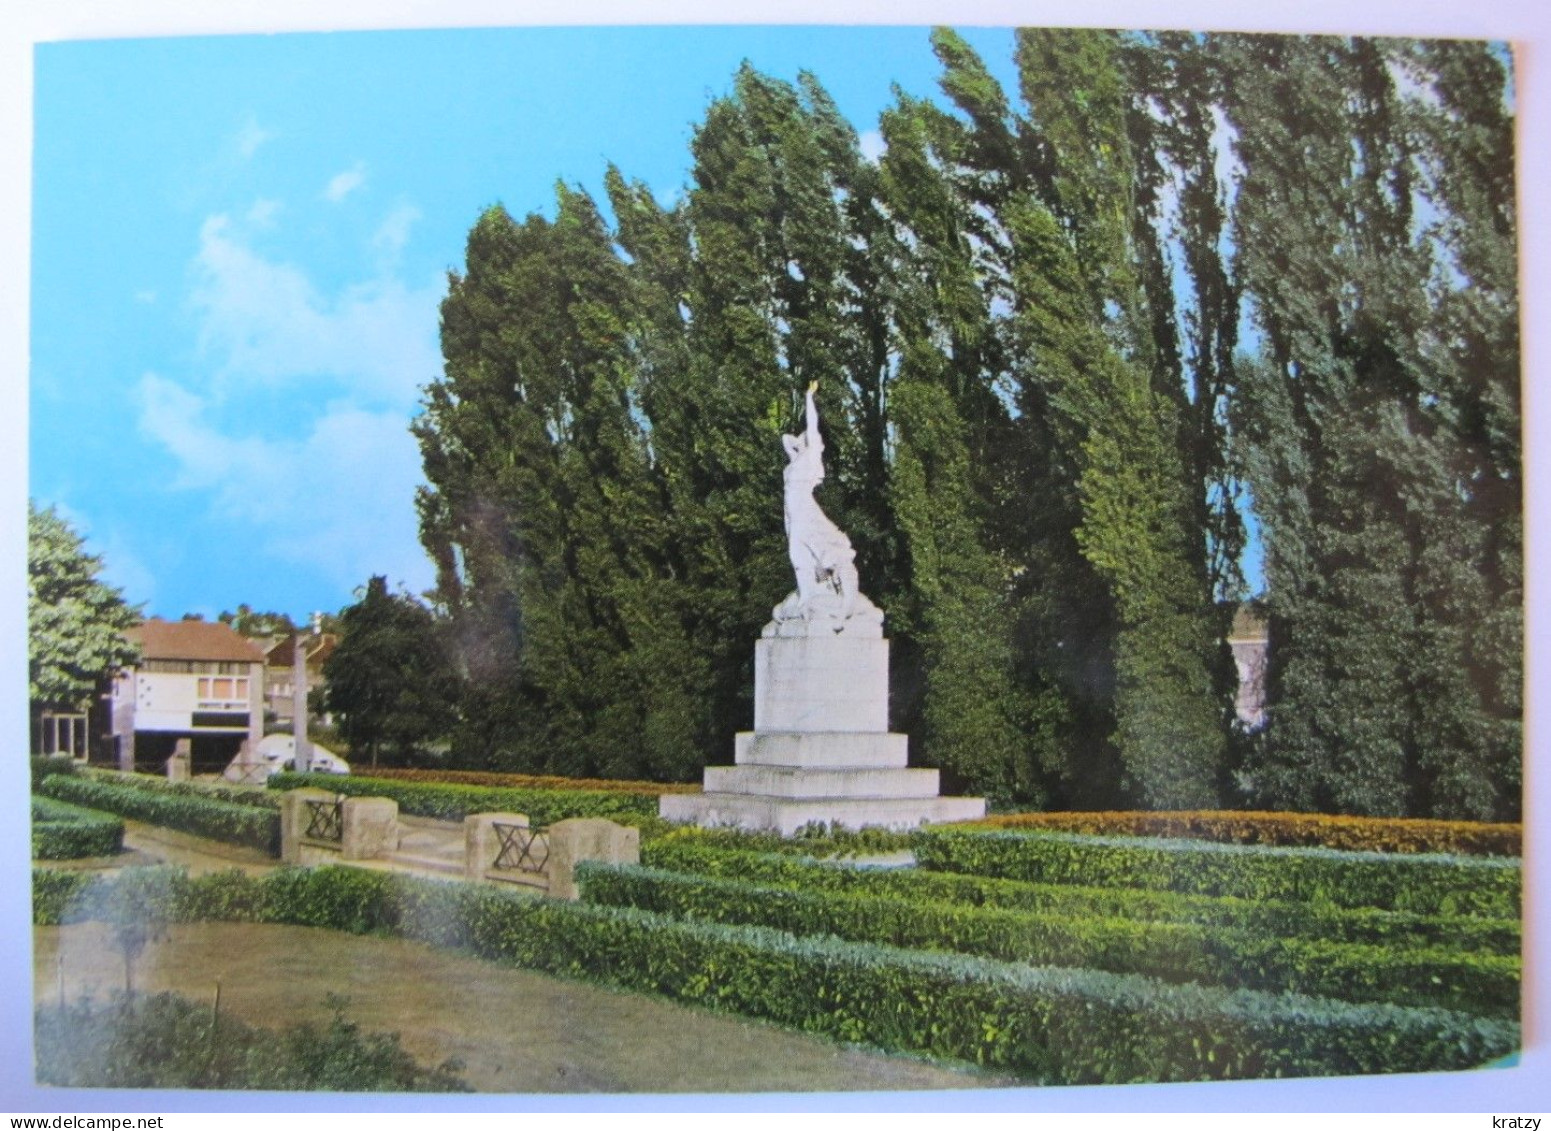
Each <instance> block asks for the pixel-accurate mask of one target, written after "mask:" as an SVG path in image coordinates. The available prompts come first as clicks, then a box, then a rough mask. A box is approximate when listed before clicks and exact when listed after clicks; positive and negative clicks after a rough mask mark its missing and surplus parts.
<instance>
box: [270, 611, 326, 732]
mask: <svg viewBox="0 0 1551 1131" xmlns="http://www.w3.org/2000/svg"><path fill="white" fill-rule="evenodd" d="M296 637H297V633H295V632H288V633H286V634H285V635H284V636H282V637H280V638H278V639H277V640H275V641H274V642H273V643H271V644H269V645H268V646H267V647H265V649H264V712H265V717H266V718H267V719H268V720H269V721H270V722H271V723H277V724H280V725H281V726H283V727H285V728H287V729H288V728H290V726H291V724H292V718H293V716H294V715H295V704H296V700H295V692H296ZM301 638H302V647H303V648H304V649H306V663H307V688H308V690H309V691H316V690H318V689H319V688H321V687H322V686H323V663H324V661H325V660H327V659H328V658H329V657H330V656H332V655H333V654H334V649H335V648H336V647H337V646H338V644H339V637H338V636H336V635H335V634H334V633H332V632H324V633H319V634H316V635H314V634H311V633H307V632H302V633H301ZM325 718H326V716H325Z"/></svg>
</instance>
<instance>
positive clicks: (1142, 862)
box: [914, 830, 1521, 919]
mask: <svg viewBox="0 0 1551 1131" xmlns="http://www.w3.org/2000/svg"><path fill="white" fill-rule="evenodd" d="M914 851H915V855H916V860H917V862H918V863H920V864H921V865H922V866H923V867H926V868H931V869H935V870H940V871H948V872H967V873H971V874H973V875H980V876H997V877H1001V878H1003V879H1013V880H1029V881H1034V882H1039V883H1057V884H1081V885H1087V886H1093V887H1133V888H1147V889H1152V890H1164V891H1179V892H1190V893H1193V894H1197V895H1227V896H1237V897H1239V898H1242V899H1255V900H1259V899H1277V900H1298V901H1301V902H1306V903H1312V904H1325V905H1330V906H1337V907H1380V908H1386V909H1390V910H1395V911H1412V912H1416V913H1419V914H1428V915H1438V914H1445V915H1481V916H1487V917H1491V918H1498V919H1517V918H1519V892H1520V886H1521V880H1520V867H1519V862H1518V861H1517V860H1512V859H1506V858H1497V857H1493V858H1479V857H1469V856H1450V855H1441V854H1429V855H1409V856H1407V855H1396V854H1384V853H1377V852H1339V851H1335V850H1331V849H1322V848H1267V847H1258V846H1248V845H1237V844H1213V843H1210V842H1207V841H1194V840H1163V839H1156V838H1149V839H1145V840H1144V839H1137V838H1131V837H1095V836H1082V835H1073V834H1066V833H1004V832H967V831H965V832H959V831H936V830H931V831H925V832H919V833H917V834H916V837H915V842H914Z"/></svg>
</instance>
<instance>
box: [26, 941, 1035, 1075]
mask: <svg viewBox="0 0 1551 1131" xmlns="http://www.w3.org/2000/svg"><path fill="white" fill-rule="evenodd" d="M33 938H34V947H33V987H34V988H33V993H34V998H35V1000H37V1001H40V1002H52V1001H55V1000H57V997H58V993H59V988H58V972H59V969H60V967H59V961H58V960H59V958H60V955H61V954H63V959H64V962H63V971H64V982H65V995H66V997H67V998H74V997H76V996H78V995H80V994H83V993H87V992H90V993H93V994H95V995H96V996H97V997H99V998H101V997H105V996H106V995H107V994H109V993H111V992H112V991H113V990H115V989H120V988H122V987H123V964H122V960H121V959H120V957H119V956H118V954H117V953H116V952H114V951H113V949H112V947H111V945H110V944H109V942H108V939H107V935H106V931H105V929H104V928H103V927H102V926H101V925H100V924H96V923H85V924H79V925H76V926H71V927H63V928H61V927H37V928H34V935H33ZM135 980H136V987H137V988H138V989H143V990H149V991H157V990H164V989H171V990H176V991H178V992H179V993H182V994H184V995H185V996H187V997H190V998H193V999H195V1000H201V1001H209V1000H210V999H211V997H212V995H213V993H214V989H215V983H216V981H217V980H219V981H220V983H221V1012H222V1013H223V1014H227V1013H228V1012H229V1013H230V1014H232V1015H235V1016H238V1017H241V1018H242V1019H243V1020H245V1021H248V1022H250V1023H252V1024H255V1025H264V1026H269V1027H279V1026H284V1025H286V1024H292V1023H296V1022H300V1021H314V1022H320V1021H324V1020H326V1019H327V1018H328V1016H329V1011H328V1008H327V1007H326V1005H325V1004H324V996H325V995H326V994H328V993H340V994H344V995H345V996H347V997H348V998H349V999H350V1005H349V1007H348V1009H347V1010H346V1015H347V1016H348V1017H350V1018H351V1019H352V1020H355V1021H358V1022H360V1024H361V1025H362V1027H363V1028H366V1029H374V1030H387V1031H391V1032H397V1033H399V1034H400V1035H401V1037H402V1039H403V1043H404V1047H405V1048H407V1049H408V1050H409V1051H410V1052H412V1053H413V1054H414V1055H415V1056H416V1057H417V1058H418V1059H420V1060H421V1061H423V1062H428V1063H440V1062H441V1061H443V1060H445V1059H447V1058H448V1057H457V1058H458V1059H459V1060H462V1061H463V1063H464V1065H465V1069H464V1078H465V1079H466V1080H467V1081H468V1082H469V1083H470V1084H471V1085H472V1086H473V1087H474V1088H476V1089H477V1090H479V1091H482V1092H729V1091H738V1092H759V1091H773V1092H782V1091H803V1092H818V1091H860V1090H907V1089H917V1088H977V1087H978V1088H990V1087H997V1086H1001V1085H1006V1084H1011V1083H1015V1081H1013V1080H1011V1079H1008V1078H1005V1077H999V1076H993V1075H990V1074H984V1073H977V1072H973V1071H969V1070H964V1071H959V1070H954V1069H950V1068H946V1067H943V1066H939V1065H935V1064H931V1063H927V1062H924V1061H917V1060H913V1059H910V1058H907V1057H898V1056H886V1055H883V1054H880V1053H871V1052H864V1051H861V1050H858V1049H849V1048H844V1047H841V1046H839V1045H835V1044H831V1043H830V1042H828V1041H825V1040H822V1039H819V1038H816V1037H808V1036H804V1035H803V1034H800V1033H794V1032H791V1031H788V1030H784V1029H780V1028H777V1027H775V1026H772V1025H765V1024H762V1023H759V1022H754V1021H747V1020H743V1019H740V1018H736V1017H730V1016H726V1015H721V1014H714V1013H710V1012H708V1011H705V1010H700V1009H694V1008H690V1007H687V1006H682V1005H677V1004H674V1003H671V1002H666V1001H662V1000H660V999H657V998H652V997H647V996H645V995H641V994H634V993H625V992H619V991H613V990H605V989H601V988H598V987H595V986H588V985H583V984H580V983H575V982H567V981H564V980H561V979H558V978H552V977H548V976H546V975H542V974H534V973H530V972H528V971H524V970H514V969H511V968H508V967H502V966H497V965H495V964H493V963H489V962H484V961H481V960H479V959H475V958H469V957H465V956H462V955H457V954H452V953H449V952H446V951H442V950H437V949H435V948H433V947H429V946H425V945H423V944H421V943H415V942H407V941H405V940H402V939H382V938H366V937H359V936H354V935H347V934H341V933H339V932H335V931H324V930H317V929H313V928H308V927H286V926H273V925H253V924H237V923H197V924H189V925H184V926H177V927H174V928H172V930H171V932H170V934H169V936H168V938H167V939H165V940H164V941H162V942H160V943H155V944H152V946H151V947H149V948H148V949H147V951H146V953H145V954H144V955H142V956H141V958H140V961H139V962H138V963H137V964H136V969H135Z"/></svg>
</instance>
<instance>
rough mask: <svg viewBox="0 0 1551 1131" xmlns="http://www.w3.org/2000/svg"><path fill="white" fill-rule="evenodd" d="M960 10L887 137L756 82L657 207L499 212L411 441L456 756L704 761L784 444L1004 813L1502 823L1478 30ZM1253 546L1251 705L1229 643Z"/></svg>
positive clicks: (1504, 560) (478, 227) (1506, 526)
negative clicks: (989, 20) (1045, 18)
mask: <svg viewBox="0 0 1551 1131" xmlns="http://www.w3.org/2000/svg"><path fill="white" fill-rule="evenodd" d="M1015 42H1016V55H1015V65H1016V71H1017V75H1018V84H1019V89H1018V91H1017V92H1016V95H1013V94H1012V93H1010V92H1008V91H1006V90H1004V89H1003V87H1002V86H1001V85H1000V84H999V83H998V82H997V81H996V79H995V78H994V77H993V76H992V74H991V73H990V71H989V70H988V69H987V67H986V66H985V64H984V62H983V60H982V59H981V58H980V57H978V56H977V55H976V54H975V53H974V51H973V50H972V49H971V48H970V47H969V46H968V45H967V44H966V43H965V41H964V40H963V39H962V38H960V37H959V36H958V35H956V34H954V33H953V32H951V31H946V30H939V31H937V32H936V33H934V34H933V36H932V43H933V46H934V48H935V50H936V53H937V56H938V59H939V61H940V63H941V67H942V73H941V80H940V81H941V90H942V95H943V98H942V99H941V100H921V99H916V98H913V97H910V96H908V95H906V94H905V93H903V92H898V93H897V94H896V98H895V101H894V103H893V105H892V106H891V107H890V108H889V109H888V110H887V111H886V112H885V113H884V114H883V115H882V117H881V120H880V121H879V122H878V123H877V130H878V131H879V133H880V134H881V136H882V139H883V141H884V142H885V143H886V146H885V148H884V149H883V151H882V154H881V156H879V157H877V158H875V159H873V158H869V157H868V156H866V155H864V153H863V151H862V149H861V147H860V145H859V137H858V134H857V131H856V129H855V128H854V127H853V125H852V124H851V123H849V122H847V121H846V120H845V119H844V118H843V117H842V116H841V115H840V114H839V113H838V112H837V109H836V107H835V105H834V103H833V102H832V101H831V100H830V98H829V97H828V96H827V95H826V93H825V91H824V90H823V88H822V87H821V86H820V85H819V83H818V82H817V80H815V79H814V78H812V77H811V76H807V75H804V76H802V77H801V78H800V79H799V80H798V82H797V84H796V85H795V86H793V85H791V84H788V83H786V82H782V81H777V80H775V79H772V78H770V77H767V76H764V75H761V74H759V73H757V72H756V71H754V70H753V69H751V68H749V67H747V66H745V68H744V69H743V70H741V71H740V72H739V73H738V74H737V76H736V78H735V80H734V82H733V85H732V89H731V92H730V94H728V95H727V96H726V97H723V98H719V99H717V100H715V101H714V102H712V103H711V104H710V106H709V108H708V110H707V111H706V114H705V118H704V120H703V122H701V123H700V124H699V126H698V127H697V129H696V130H695V133H694V137H693V142H692V168H691V175H690V182H689V185H688V188H687V190H686V191H685V193H684V194H683V195H682V197H681V198H680V199H679V200H677V201H676V202H675V203H674V204H673V205H672V206H665V205H664V204H663V203H661V202H660V201H658V200H656V199H654V197H653V195H652V194H651V193H650V192H649V191H648V190H647V188H646V187H645V186H644V185H643V184H641V183H639V182H632V181H630V180H629V179H627V177H626V176H625V175H623V174H622V173H621V172H620V171H619V170H617V169H614V168H612V167H610V168H609V170H608V172H607V178H606V188H607V196H608V206H609V207H608V215H605V212H604V210H602V209H600V207H599V205H598V202H597V201H595V200H594V199H592V198H590V197H589V196H588V195H587V194H586V193H584V192H582V191H580V190H578V189H575V188H571V187H567V186H565V185H561V186H559V187H558V188H557V190H556V192H557V202H556V205H555V209H554V215H553V218H547V217H544V216H540V215H532V216H529V217H527V218H526V219H524V220H521V221H518V220H515V219H513V218H512V217H511V216H510V215H508V214H507V213H506V212H505V211H504V210H502V209H500V208H493V209H491V210H490V211H488V212H487V213H485V214H484V215H483V216H481V217H480V218H479V220H478V222H477V223H476V224H475V226H474V228H473V230H472V231H471V232H470V234H469V239H468V248H467V264H466V267H465V268H464V269H463V270H462V271H461V272H460V273H457V274H455V275H454V276H453V277H452V279H451V283H450V292H449V294H448V297H447V299H446V300H445V302H444V304H443V308H442V342H443V351H444V354H445V360H446V367H445V376H444V378H442V379H440V380H438V381H436V382H435V383H434V384H432V385H431V386H430V387H429V389H428V392H427V400H426V405H425V409H424V412H423V414H422V415H421V416H420V417H419V418H418V419H417V421H416V423H415V425H414V428H415V431H416V434H417V435H418V437H419V441H420V444H421V448H422V452H423V457H424V464H425V474H426V478H427V481H428V483H429V486H428V487H427V488H425V489H423V490H422V492H421V494H420V497H419V499H418V507H419V514H420V521H421V530H422V538H423V541H424V544H425V546H426V548H427V550H428V551H429V553H430V554H431V556H432V558H433V559H434V561H435V564H436V568H437V578H438V581H437V588H436V590H435V592H434V594H432V596H433V599H434V603H435V604H436V606H437V612H438V614H439V617H440V618H441V620H442V623H443V627H444V628H445V630H446V632H447V633H448V634H449V638H450V640H451V641H452V651H453V654H454V655H455V657H456V663H457V665H458V667H459V675H460V680H459V690H458V692H457V710H456V719H457V721H456V723H455V724H454V727H453V733H452V738H451V740H452V746H453V757H454V758H455V759H456V760H457V761H458V762H460V763H462V764H467V765H488V766H498V767H504V768H511V769H523V770H534V771H548V772H559V773H566V774H573V775H602V776H628V777H650V778H655V779H692V778H695V777H697V776H698V775H699V773H700V770H701V768H702V766H704V765H705V764H706V763H707V762H708V761H709V762H725V761H728V760H730V757H731V751H732V737H733V734H734V733H735V732H736V731H738V730H742V729H748V728H749V725H750V722H751V719H752V708H751V701H752V691H753V673H752V654H753V641H754V639H755V638H756V637H757V636H758V635H759V632H760V629H761V627H762V625H763V624H764V622H765V621H766V620H767V619H768V617H769V613H770V609H771V607H772V606H773V605H774V604H776V603H777V602H778V601H779V600H780V599H781V598H782V597H783V596H784V595H785V594H786V593H787V592H788V591H789V590H790V589H791V588H792V584H793V583H792V577H791V573H790V566H789V564H788V560H787V555H786V547H785V536H784V533H783V529H782V514H781V494H782V491H781V472H782V467H783V465H784V462H785V457H784V455H783V452H782V447H781V444H780V436H781V434H782V433H783V432H790V431H794V430H796V429H797V428H798V427H799V426H800V399H799V397H800V392H801V390H803V389H804V388H805V387H806V386H807V384H808V383H809V382H810V381H817V382H818V401H819V405H820V411H821V415H822V417H823V422H824V424H823V426H824V438H825V446H826V453H825V459H826V465H827V472H828V478H827V480H826V482H825V484H824V485H823V486H822V487H821V488H820V492H819V498H820V502H821V504H822V505H823V506H824V508H825V509H826V511H827V512H828V513H829V514H830V516H831V517H832V518H834V519H835V521H836V522H837V523H838V524H839V525H840V526H841V528H842V529H844V530H845V531H846V532H847V533H848V534H849V535H850V537H851V540H852V542H853V543H854V544H855V546H856V550H857V563H858V566H859V568H860V570H861V579H862V588H863V591H864V592H866V593H867V594H868V595H869V596H870V597H871V598H872V599H873V600H874V601H876V602H877V603H878V604H879V605H880V606H881V607H882V608H883V609H884V610H885V613H886V616H887V622H886V624H887V632H888V635H889V636H890V638H891V640H892V641H893V656H892V700H891V712H892V721H893V725H894V727H895V729H896V730H903V731H905V732H907V733H908V734H909V735H910V738H911V750H912V761H913V762H914V763H917V764H924V765H935V766H939V767H941V768H942V769H943V771H944V775H945V783H946V784H947V786H948V787H949V788H951V789H954V790H967V791H972V792H975V793H980V794H984V795H986V796H989V797H990V798H992V799H993V800H995V801H998V802H1002V803H1012V804H1021V805H1026V806H1040V807H1050V808H1064V807H1083V808H1087V807H1118V806H1126V807H1131V806H1143V807H1155V808H1184V807H1209V806H1217V805H1224V804H1226V805H1234V806H1244V805H1254V806H1269V807H1277V808H1288V809H1299V810H1318V811H1333V812H1348V813H1370V814H1410V815H1420V816H1441V817H1463V818H1493V817H1499V818H1502V817H1512V816H1515V815H1517V813H1518V811H1519V798H1520V765H1521V754H1520V746H1521V736H1520V726H1521V637H1522V628H1521V591H1522V570H1521V559H1522V554H1521V508H1520V482H1521V481H1520V438H1519V427H1520V410H1519V402H1520V394H1519V348H1518V300H1517V290H1516V285H1517V284H1516V272H1517V267H1516V252H1515V240H1516V235H1515V212H1514V190H1513V146H1512V135H1513V108H1512V99H1513V95H1512V90H1511V86H1510V70H1509V66H1508V63H1507V58H1506V55H1505V53H1504V52H1503V51H1502V49H1500V48H1495V47H1493V46H1491V45H1485V44H1479V43H1468V42H1415V41H1400V40H1374V39H1350V38H1345V39H1336V38H1296V37H1269V36H1264V37H1262V36H1236V35H1208V36H1197V35H1186V34H1150V35H1140V34H1121V33H1107V32H1095V31H1052V30H1024V31H1020V32H1018V33H1017V35H1016V40H1015ZM1251 515H1252V516H1253V518H1252V519H1251V521H1252V522H1253V523H1254V524H1255V526H1257V527H1258V538H1259V540H1260V542H1261V543H1262V545H1263V554H1264V592H1263V595H1262V605H1261V608H1262V609H1263V612H1264V614H1265V615H1266V617H1267V618H1268V620H1269V631H1270V652H1269V657H1270V659H1269V670H1268V673H1267V686H1266V691H1267V702H1268V722H1267V724H1266V726H1265V727H1264V728H1263V729H1261V730H1259V731H1258V732H1255V733H1245V732H1244V731H1243V730H1242V729H1241V728H1240V727H1238V726H1236V725H1235V721H1234V714H1233V692H1234V687H1235V676H1234V670H1233V663H1232V659H1231V656H1230V654H1229V652H1228V650H1227V648H1226V646H1225V645H1224V643H1223V640H1224V636H1225V634H1226V632H1227V629H1228V625H1229V622H1230V620H1231V618H1232V616H1233V614H1234V610H1235V608H1236V607H1237V606H1238V602H1239V600H1240V599H1241V598H1242V597H1243V596H1244V594H1245V581H1244V578H1243V577H1242V575H1241V559H1242V558H1243V551H1244V547H1245V542H1246V533H1245V531H1246V516H1251Z"/></svg>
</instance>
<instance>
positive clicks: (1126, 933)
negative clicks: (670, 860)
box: [578, 864, 1520, 1017]
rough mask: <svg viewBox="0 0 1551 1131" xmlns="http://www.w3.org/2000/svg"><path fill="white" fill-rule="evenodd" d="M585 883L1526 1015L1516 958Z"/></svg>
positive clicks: (1032, 955) (983, 946)
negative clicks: (1521, 1007) (1520, 995)
mask: <svg viewBox="0 0 1551 1131" xmlns="http://www.w3.org/2000/svg"><path fill="white" fill-rule="evenodd" d="M578 878H579V880H580V882H581V884H582V893H583V894H582V898H583V899H585V900H586V901H587V902H589V903H597V904H601V905H606V906H611V907H635V908H639V909H640V910H643V911H658V912H662V913H664V914H668V915H673V916H675V917H679V918H684V917H688V918H692V919H699V920H703V921H706V922H716V923H749V924H754V925H758V926H764V927H774V928H776V929H777V930H781V931H790V932H792V933H793V934H799V935H815V934H827V935H834V936H836V937H838V938H842V939H850V940H852V941H855V942H876V943H884V944H887V945H889V946H899V947H906V948H908V949H911V950H941V951H955V952H958V953H962V954H977V955H981V956H983V957H986V958H998V959H1002V960H1004V961H1009V962H1025V963H1029V964H1031V965H1036V966H1077V967H1087V968H1090V969H1095V970H1110V971H1113V972H1115V973H1121V974H1145V975H1147V976H1148V977H1153V978H1160V979H1162V980H1163V981H1166V982H1201V983H1205V984H1209V985H1219V986H1232V987H1242V988H1246V989H1257V990H1270V991H1281V990H1287V991H1292V992H1295V993H1302V994H1312V995H1316V996H1321V997H1335V998H1341V999H1342V1000H1345V1001H1389V1002H1397V1003H1400V1004H1405V1005H1440V1006H1445V1007H1447V1008H1450V1009H1465V1010H1469V1011H1471V1012H1476V1013H1492V1014H1496V1015H1499V1016H1506V1017H1516V1016H1518V1013H1519V981H1520V976H1519V959H1518V958H1516V957H1507V956H1503V955H1495V954H1494V955H1482V954H1467V953H1463V952H1460V951H1455V950H1445V949H1441V948H1439V949H1430V950H1402V949H1395V948H1391V947H1378V946H1350V945H1344V944H1338V943H1328V942H1323V941H1319V940H1312V939H1282V938H1268V937H1266V936H1263V935H1256V934H1252V933H1249V932H1246V931H1233V930H1224V929H1221V928H1206V927H1200V926H1196V925H1193V924H1186V923H1137V922H1129V921H1126V920H1121V919H1072V918H1053V917H1050V916H1047V915H1043V914H1031V913H1029V912H1018V911H1004V910H1000V909H997V908H987V907H971V906H967V905H965V904H962V903H959V904H954V903H927V902H922V901H919V900H913V899H897V898H896V899H887V898H876V897H868V896H862V895H854V894H846V893H840V892H812V891H798V890H793V889H791V888H789V887H776V886H769V885H762V884H751V883H745V882H741V881H738V880H724V879H713V878H710V877H705V876H691V875H683V874H680V873H676V872H664V871H661V870H658V869H654V868H620V867H609V866H605V865H600V864H584V865H582V867H581V869H580V870H579V872H578Z"/></svg>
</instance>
